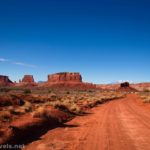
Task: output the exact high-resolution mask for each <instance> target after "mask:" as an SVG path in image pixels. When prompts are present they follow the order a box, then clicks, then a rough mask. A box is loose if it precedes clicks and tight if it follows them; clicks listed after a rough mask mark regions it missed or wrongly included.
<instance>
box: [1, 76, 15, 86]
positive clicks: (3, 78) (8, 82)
mask: <svg viewBox="0 0 150 150" xmlns="http://www.w3.org/2000/svg"><path fill="white" fill-rule="evenodd" d="M9 85H13V82H12V81H11V80H10V79H9V77H8V76H3V75H0V86H9Z"/></svg>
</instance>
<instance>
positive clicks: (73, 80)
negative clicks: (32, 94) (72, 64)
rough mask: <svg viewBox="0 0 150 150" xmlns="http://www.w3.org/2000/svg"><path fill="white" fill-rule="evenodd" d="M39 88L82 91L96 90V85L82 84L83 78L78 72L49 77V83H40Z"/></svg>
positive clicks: (61, 73)
mask: <svg viewBox="0 0 150 150" xmlns="http://www.w3.org/2000/svg"><path fill="white" fill-rule="evenodd" d="M39 86H49V87H55V88H59V87H62V88H81V89H90V88H91V89H93V88H96V85H95V84H92V83H85V82H82V76H81V75H80V73H77V72H60V73H56V74H52V75H48V81H47V82H46V83H40V84H39Z"/></svg>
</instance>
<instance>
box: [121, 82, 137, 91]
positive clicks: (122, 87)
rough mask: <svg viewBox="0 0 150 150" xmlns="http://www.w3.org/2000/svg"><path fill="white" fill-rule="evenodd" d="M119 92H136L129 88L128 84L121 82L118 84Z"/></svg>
mask: <svg viewBox="0 0 150 150" xmlns="http://www.w3.org/2000/svg"><path fill="white" fill-rule="evenodd" d="M118 90H119V91H126V92H136V91H137V90H136V89H134V88H133V87H131V86H130V83H129V82H123V83H121V84H120V88H119V89H118Z"/></svg>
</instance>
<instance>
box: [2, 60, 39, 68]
mask: <svg viewBox="0 0 150 150" xmlns="http://www.w3.org/2000/svg"><path fill="white" fill-rule="evenodd" d="M0 62H9V63H10V64H13V65H18V66H24V67H30V68H37V66H35V65H33V64H27V63H23V62H18V61H11V60H9V59H5V58H0Z"/></svg>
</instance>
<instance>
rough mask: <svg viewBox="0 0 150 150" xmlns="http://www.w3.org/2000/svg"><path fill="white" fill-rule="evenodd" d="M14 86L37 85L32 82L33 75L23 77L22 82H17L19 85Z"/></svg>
mask: <svg viewBox="0 0 150 150" xmlns="http://www.w3.org/2000/svg"><path fill="white" fill-rule="evenodd" d="M15 85H16V86H36V85H37V83H36V82H35V81H34V77H33V75H24V77H23V79H22V80H19V83H17V84H15Z"/></svg>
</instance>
